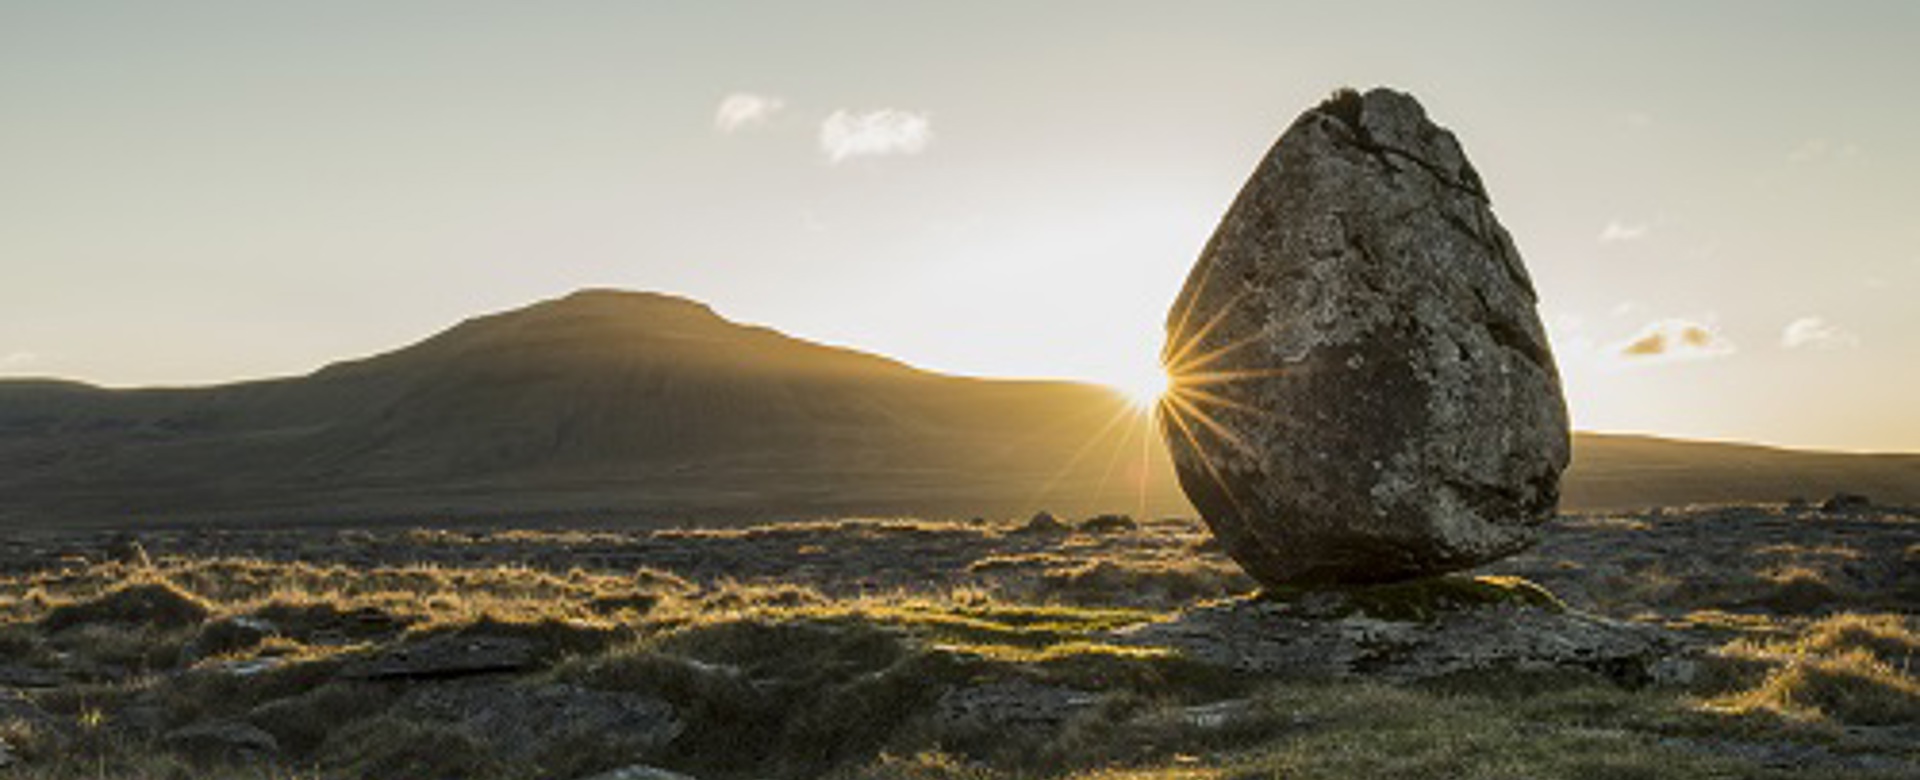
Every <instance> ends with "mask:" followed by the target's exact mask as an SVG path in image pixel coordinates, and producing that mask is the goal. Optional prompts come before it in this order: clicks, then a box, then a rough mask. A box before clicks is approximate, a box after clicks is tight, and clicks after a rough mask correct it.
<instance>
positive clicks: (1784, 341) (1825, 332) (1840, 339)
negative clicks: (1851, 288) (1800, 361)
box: [1780, 317, 1860, 349]
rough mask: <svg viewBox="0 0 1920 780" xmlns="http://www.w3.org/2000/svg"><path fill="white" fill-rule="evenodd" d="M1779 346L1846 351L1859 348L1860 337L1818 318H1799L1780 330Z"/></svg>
mask: <svg viewBox="0 0 1920 780" xmlns="http://www.w3.org/2000/svg"><path fill="white" fill-rule="evenodd" d="M1780 346H1783V347H1786V348H1787V349H1846V348H1848V347H1857V346H1860V337H1859V336H1855V335H1853V333H1852V332H1851V331H1848V330H1847V329H1845V328H1842V327H1840V326H1838V325H1835V324H1833V323H1830V322H1827V321H1826V320H1824V319H1821V318H1819V317H1801V318H1800V319H1797V320H1794V321H1792V322H1789V323H1787V326H1786V327H1785V328H1782V329H1781V330H1780Z"/></svg>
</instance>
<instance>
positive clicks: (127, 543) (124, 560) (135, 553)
mask: <svg viewBox="0 0 1920 780" xmlns="http://www.w3.org/2000/svg"><path fill="white" fill-rule="evenodd" d="M103 551H104V552H105V553H106V559H107V560H109V561H116V562H118V563H120V564H122V565H126V566H132V567H135V568H141V569H145V568H151V567H152V566H153V559H152V558H149V557H147V548H146V545H143V544H141V543H140V537H137V536H134V535H133V534H130V533H118V534H114V535H113V537H112V538H110V539H108V540H107V543H106V545H105V546H104V549H103Z"/></svg>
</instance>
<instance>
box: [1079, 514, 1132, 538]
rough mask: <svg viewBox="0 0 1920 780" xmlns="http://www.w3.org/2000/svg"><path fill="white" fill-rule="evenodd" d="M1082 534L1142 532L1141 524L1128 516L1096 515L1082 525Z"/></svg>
mask: <svg viewBox="0 0 1920 780" xmlns="http://www.w3.org/2000/svg"><path fill="white" fill-rule="evenodd" d="M1078 530H1079V531H1080V532H1081V533H1089V534H1117V533H1127V532H1130V531H1137V530H1140V524H1139V523H1137V522H1134V519H1133V518H1131V517H1128V516H1126V515H1094V516H1093V517H1089V518H1087V519H1086V520H1085V521H1082V522H1081V523H1080V528H1079V529H1078Z"/></svg>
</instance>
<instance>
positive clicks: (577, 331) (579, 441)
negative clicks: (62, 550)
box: [0, 290, 1920, 527]
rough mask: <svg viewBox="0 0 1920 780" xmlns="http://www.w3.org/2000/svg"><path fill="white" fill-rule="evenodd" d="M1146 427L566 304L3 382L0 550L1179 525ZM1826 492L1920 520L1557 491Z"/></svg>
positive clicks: (1860, 460) (649, 310)
mask: <svg viewBox="0 0 1920 780" xmlns="http://www.w3.org/2000/svg"><path fill="white" fill-rule="evenodd" d="M1147 430H1148V429H1147V427H1146V426H1144V425H1142V424H1141V421H1140V420H1139V419H1138V418H1137V417H1136V416H1134V415H1133V414H1132V413H1131V412H1130V410H1129V409H1128V408H1127V406H1126V403H1125V401H1124V400H1123V399H1122V398H1121V397H1120V396H1119V395H1118V394H1116V393H1114V392H1112V391H1109V390H1107V389H1105V388H1101V387H1097V386H1093V385H1087V384H1077V383H1070V382H1040V381H1015V380H987V379H973V378H963V377H953V376H947V375H942V374H937V373H932V372H927V371H922V370H919V369H916V368H914V367H912V366H909V365H906V364H904V363H901V362H899V361H896V360H892V359H889V358H884V357H880V356H876V355H872V354H867V353H863V352H859V351H856V350H851V349H844V348H838V347H829V346H824V345H820V344H815V343H811V342H808V341H804V340H801V339H796V338H792V337H790V336H786V335H784V334H781V333H779V332H777V331H774V330H771V329H768V328H763V327H755V326H747V325H741V324H738V323H734V322H731V321H729V320H727V319H725V318H723V317H721V316H720V315H719V314H717V313H715V312H714V311H713V310H712V309H711V308H709V307H708V306H706V305H705V304H702V303H699V302H697V301H692V300H688V299H686V298H680V297H675V296H671V295H663V294H658V293H645V292H624V291H616V290H583V291H580V292H577V293H574V294H571V295H568V296H566V297H563V298H558V299H554V300H548V301H542V302H539V303H535V304H533V305H531V306H527V307H524V308H520V309H515V310H511V311H506V312H500V313H496V314H489V315H485V316H481V317H475V318H472V319H469V320H466V321H464V322H462V323H460V324H458V325H456V326H454V327H452V328H450V329H448V330H446V331H443V332H441V333H439V334H437V335H435V336H432V337H430V338H428V339H425V340H423V341H420V342H418V343H415V344H412V345H410V346H406V347H403V348H401V349H398V350H394V351H392V352H388V353H384V354H380V355H375V356H372V357H368V358H364V359H358V360H352V361H346V362H341V363H335V364H332V365H329V366H326V367H324V368H322V369H320V370H318V371H315V372H313V373H311V374H308V375H306V376H302V377H293V378H285V379H274V380H267V381H257V382H245V383H237V384H230V385H220V386H214V387H204V388H166V389H139V390H108V389H102V388H97V387H92V386H89V385H84V384H79V383H70V382H63V381H57V380H10V381H0V527H7V526H10V527H26V526H34V525H42V524H49V523H101V524H107V523H126V522H129V521H140V522H154V523H167V522H202V521H229V522H324V521H340V522H364V521H369V520H394V521H425V520H436V521H437V520H448V519H460V518H475V519H486V518H492V519H502V520H512V521H521V522H536V521H541V520H548V519H566V520H597V521H602V522H614V521H622V520H629V519H632V520H672V521H680V520H690V521H691V520H711V521H726V520H735V519H763V518H781V517H807V516H825V515H838V514H918V515H937V516H972V515H987V516H1007V515H1020V514H1025V513H1030V512H1032V511H1035V510H1037V509H1041V508H1048V509H1052V510H1054V511H1056V512H1063V513H1067V514H1091V513H1095V512H1127V513H1134V514H1139V513H1141V512H1143V511H1144V512H1145V513H1146V514H1150V515H1160V514H1187V513H1190V512H1191V509H1190V508H1189V507H1188V506H1187V505H1186V502H1185V499H1184V497H1183V496H1181V495H1180V493H1179V492H1178V490H1177V488H1175V487H1174V483H1173V481H1172V479H1171V477H1170V471H1169V468H1168V465H1167V462H1166V456H1165V453H1164V451H1163V449H1162V448H1161V447H1160V445H1159V442H1158V440H1157V439H1153V438H1149V439H1147V440H1146V441H1144V442H1143V441H1142V438H1141V437H1142V436H1143V435H1144V433H1145V432H1146V431H1147ZM1143 457H1144V458H1145V461H1144V462H1143V460H1142V459H1143ZM1143 485H1144V488H1145V489H1144V492H1143V490H1142V486H1143ZM1843 489H1845V490H1854V491H1859V492H1865V493H1867V494H1869V495H1871V496H1873V497H1874V498H1876V499H1879V500H1882V501H1886V502H1893V503H1916V504H1920V456H1908V455H1889V456H1869V455H1843V454H1831V453H1808V452H1795V451H1787V450H1774V449H1767V448H1758V447H1747V446H1741V445H1727V444H1707V443H1697V442H1676V441H1669V440H1662V439H1654V438H1648V437H1632V436H1609V435H1597V434H1582V435H1578V436H1576V437H1575V462H1574V467H1573V469H1572V471H1571V472H1570V474H1569V477H1568V480H1567V484H1566V490H1565V493H1566V497H1567V502H1566V503H1567V505H1568V506H1570V507H1573V508H1582V507H1588V508H1593V507H1630V506H1647V505H1658V504H1673V503H1697V502H1731V501H1778V500H1785V499H1787V498H1789V497H1793V496H1802V497H1806V498H1809V499H1816V500H1817V499H1819V498H1821V497H1824V496H1825V495H1826V494H1828V493H1831V492H1833V491H1836V490H1843Z"/></svg>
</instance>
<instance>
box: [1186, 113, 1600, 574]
mask: <svg viewBox="0 0 1920 780" xmlns="http://www.w3.org/2000/svg"><path fill="white" fill-rule="evenodd" d="M1534 303H1535V295H1534V290H1533V285H1532V282H1531V281H1530V280H1529V278H1528V276H1527V272H1526V269H1525V267H1524V266H1522V264H1521V261H1520V255H1519V252H1518V251H1517V250H1516V249H1515V248H1514V245H1513V240H1512V239H1511V238H1510V237H1509V236H1508V235H1507V232H1506V230H1505V229H1503V228H1501V227H1500V223H1499V222H1498V221H1497V220H1496V219H1494V216H1493V212H1492V210H1491V208H1490V205H1489V201H1488V198H1487V193H1486V189H1485V188H1484V186H1483V185H1482V184H1481V182H1480V177H1479V175H1478V174H1477V173H1475V172H1474V169H1473V166H1472V165H1470V164H1469V163H1468V162H1467V159H1466V156H1465V155H1464V154H1463V153H1462V152H1461V149H1460V145H1459V143H1458V141H1456V140H1455V139H1454V137H1453V134H1452V133H1449V132H1448V131H1446V130H1445V129H1443V128H1441V127H1439V126H1437V125H1435V124H1433V123H1432V122H1431V121H1429V120H1428V119H1427V116H1426V113H1425V111H1424V110H1423V109H1422V108H1421V107H1420V104H1419V103H1417V102H1415V101H1414V99H1413V98H1412V97H1410V96H1408V95H1405V94H1401V93H1398V92H1393V91H1390V90H1386V89H1375V90H1372V91H1370V92H1367V93H1366V94H1365V95H1360V94H1357V93H1353V92H1350V91H1343V92H1342V93H1340V94H1337V95H1335V96H1334V97H1333V98H1331V99H1329V100H1328V101H1327V102H1325V103H1323V104H1321V105H1320V106H1318V107H1316V108H1314V109H1312V110H1310V111H1308V112H1306V113H1305V114H1304V115H1302V116H1301V117H1300V118H1299V119H1297V120H1295V121H1294V123H1293V125H1292V126H1291V127H1289V128H1288V129H1287V131H1286V133H1285V134H1283V135H1282V136H1281V137H1280V140H1279V142H1278V143H1276V144H1275V145H1274V147H1273V149H1272V151H1270V152H1269V153H1268V154H1267V156H1266V158H1265V159H1264V160H1262V161H1261V163H1260V166H1259V168H1258V169H1257V170H1255V171H1254V173H1253V177H1252V179H1251V180H1249V181H1248V182H1247V184H1246V186H1245V188H1244V189H1242V190H1241V192H1240V196H1239V198H1238V199H1237V200H1236V201H1235V202H1234V204H1233V206H1232V208H1231V209H1230V210H1229V211H1228V212H1227V215H1226V217H1225V218H1224V219H1223V220H1222V221H1221V223H1220V227H1219V228H1218V229H1217V230H1216V231H1215V232H1214V235H1213V238H1212V240H1211V241H1210V242H1209V243H1208V244H1207V247H1206V249H1205V251H1204V252H1202V254H1201V256H1200V259H1199V261H1198V263H1196V264H1195V266H1194V269H1193V272H1192V274H1191V275H1190V276H1189V277H1188V279H1187V283H1186V286H1185V288H1184V289H1183V290H1182V291H1181V293H1180V296H1179V298H1178V299H1177V300H1176V301H1175V302H1174V306H1173V310H1172V312H1171V313H1170V314H1169V317H1168V323H1167V333H1168V341H1167V347H1166V352H1165V355H1164V359H1165V361H1166V363H1167V366H1168V370H1169V372H1170V373H1171V374H1172V375H1173V385H1172V389H1171V391H1170V393H1169V396H1168V398H1167V400H1166V401H1165V402H1164V406H1163V407H1162V411H1163V414H1162V415H1161V428H1162V434H1163V435H1164V436H1165V437H1166V439H1167V441H1168V445H1169V447H1170V449H1171V450H1172V452H1173V459H1174V464H1175V466H1176V468H1177V470H1178V472H1179V476H1180V483H1181V486H1182V487H1183V488H1184V489H1185V490H1186V493H1187V496H1188V497H1189V498H1190V499H1192V500H1193V503H1194V505H1195V506H1196V507H1197V508H1199V510H1200V513H1201V515H1202V516H1203V517H1205V519H1206V521H1207V523H1208V525H1210V526H1211V527H1212V529H1213V531H1214V533H1215V534H1216V535H1217V536H1219V538H1220V540H1221V542H1222V543H1223V544H1224V545H1225V547H1226V549H1227V551H1228V553H1229V554H1231V555H1232V556H1233V557H1234V559H1235V560H1237V561H1238V562H1239V563H1240V564H1241V565H1242V566H1244V567H1245V568H1246V569H1247V571H1248V573H1250V574H1252V575H1253V576H1254V577H1255V578H1256V579H1259V580H1260V581H1262V582H1264V583H1266V584H1268V585H1280V584H1325V583H1370V582H1389V581H1395V580H1402V579H1409V578H1414V577H1421V576H1428V575H1433V574H1439V573H1443V572H1447V571H1454V570H1458V569H1463V568H1467V567H1470V566H1474V565H1476V564H1480V563H1484V562H1487V561H1491V560H1495V559H1498V558H1500V557H1502V556H1505V555H1508V554H1511V553H1513V552H1515V551H1518V550H1520V549H1522V548H1524V547H1526V546H1527V545H1529V544H1531V543H1532V542H1533V540H1534V539H1535V534H1536V528H1537V526H1538V525H1539V524H1540V523H1541V522H1542V521H1544V520H1546V519H1547V518H1548V517H1550V516H1551V515H1552V514H1553V512H1554V510H1555V507H1556V505H1557V503H1558V501H1559V479H1560V472H1561V471H1562V470H1563V469H1565V467H1566V465H1567V459H1568V449H1569V444H1568V434H1567V416H1566V407H1565V403H1564V401H1562V399H1561V394H1560V381H1559V377H1558V374H1557V372H1556V371H1555V368H1554V363H1553V356H1552V354H1551V352H1550V351H1549V349H1548V345H1547V338H1546V334H1545V332H1544V331H1543V329H1542V328H1541V326H1540V320H1539V317H1538V316H1537V315H1536V314H1535V313H1534Z"/></svg>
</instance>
